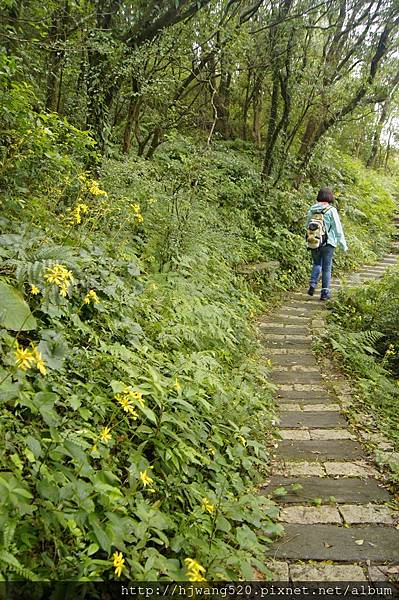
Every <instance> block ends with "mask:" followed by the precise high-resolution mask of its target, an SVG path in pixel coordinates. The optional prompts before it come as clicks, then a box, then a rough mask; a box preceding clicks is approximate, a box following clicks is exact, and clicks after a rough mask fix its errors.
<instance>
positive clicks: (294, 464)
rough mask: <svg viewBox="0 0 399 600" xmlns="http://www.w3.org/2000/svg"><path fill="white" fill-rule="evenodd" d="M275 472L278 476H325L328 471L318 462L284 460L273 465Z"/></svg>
mask: <svg viewBox="0 0 399 600" xmlns="http://www.w3.org/2000/svg"><path fill="white" fill-rule="evenodd" d="M273 473H274V474H275V475H276V476H283V475H284V476H286V477H291V476H292V477H301V476H312V475H313V476H316V477H324V476H325V474H326V472H325V469H324V465H323V464H321V463H317V462H310V461H307V460H303V461H282V462H278V463H276V464H275V465H274V466H273Z"/></svg>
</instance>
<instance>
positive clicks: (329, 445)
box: [278, 440, 364, 461]
mask: <svg viewBox="0 0 399 600" xmlns="http://www.w3.org/2000/svg"><path fill="white" fill-rule="evenodd" d="M278 456H279V457H280V458H284V459H291V460H293V459H294V460H295V459H296V460H313V461H327V460H332V461H334V460H337V459H341V460H351V461H356V460H357V459H359V458H363V456H364V454H363V450H362V447H361V446H360V444H359V443H358V442H354V441H353V440H323V441H319V440H304V441H298V440H283V441H282V442H280V443H279V445H278Z"/></svg>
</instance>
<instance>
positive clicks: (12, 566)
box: [0, 550, 38, 581]
mask: <svg viewBox="0 0 399 600" xmlns="http://www.w3.org/2000/svg"><path fill="white" fill-rule="evenodd" d="M2 563H3V564H2ZM0 566H1V568H4V567H6V568H7V569H8V570H9V571H12V572H13V573H16V574H17V575H19V576H20V577H23V578H24V579H27V580H28V581H38V578H37V576H36V575H35V574H34V573H33V572H32V571H30V570H29V569H26V568H25V567H24V566H23V565H21V563H20V562H19V560H18V559H17V558H16V557H15V556H14V555H13V554H11V552H7V550H0Z"/></svg>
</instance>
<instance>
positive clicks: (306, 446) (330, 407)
mask: <svg viewBox="0 0 399 600" xmlns="http://www.w3.org/2000/svg"><path fill="white" fill-rule="evenodd" d="M397 226H398V228H399V223H398V224H397ZM396 245H397V244H396ZM398 258H399V257H398V255H396V254H392V253H390V254H386V255H385V256H384V257H383V258H382V259H381V260H380V261H379V262H378V263H377V264H376V265H373V266H364V267H363V268H362V270H361V271H360V272H358V273H356V274H354V275H352V276H351V277H350V279H349V283H351V284H353V285H361V282H362V281H364V280H367V279H371V278H378V277H380V276H381V275H382V274H383V273H384V271H385V269H386V268H387V267H389V266H390V265H392V264H395V263H396V262H397V260H398ZM334 287H335V288H338V287H339V283H338V282H336V283H334ZM324 310H325V305H324V304H323V303H321V302H320V301H319V300H318V298H317V297H313V298H310V297H309V296H307V295H306V294H305V293H295V294H292V296H291V298H290V299H289V300H288V302H287V304H285V305H284V306H282V307H280V308H279V309H278V312H275V313H274V314H271V315H268V316H267V317H264V319H263V320H261V322H260V325H259V328H260V334H261V338H262V342H263V344H264V347H265V355H266V357H267V358H270V359H271V360H272V361H273V365H274V370H273V373H272V378H273V381H274V383H275V384H276V386H277V389H278V392H277V395H278V403H279V410H280V428H281V432H280V433H281V437H282V440H281V441H280V442H279V444H278V448H277V449H276V459H275V463H274V465H273V470H272V476H271V479H270V480H269V482H268V483H267V484H266V485H265V487H264V488H262V491H261V493H262V494H273V493H274V494H276V490H277V495H275V496H274V497H275V498H278V501H279V503H280V505H281V510H280V521H281V522H282V524H283V525H284V529H285V535H284V536H283V537H282V538H280V539H278V540H277V541H276V542H275V543H274V544H273V545H272V546H271V548H270V560H271V562H270V565H271V568H272V570H273V571H274V572H275V580H278V581H287V580H292V581H369V582H370V581H373V582H378V581H384V580H387V579H388V576H389V574H390V573H393V572H394V571H395V570H396V569H395V568H394V567H393V565H394V564H395V563H396V564H397V563H398V561H399V530H398V529H397V528H396V524H397V523H398V521H397V514H396V515H395V514H394V511H393V510H392V509H391V508H390V507H389V503H390V501H392V500H393V498H392V496H391V495H390V493H389V492H388V491H387V490H386V489H385V488H384V487H383V486H382V484H381V483H380V480H381V475H380V474H379V472H378V471H377V469H376V467H375V466H374V465H373V464H372V463H371V462H370V461H369V460H368V458H367V456H366V452H365V450H364V449H363V447H362V445H361V443H360V441H359V440H358V439H357V438H356V437H355V435H354V434H353V433H352V432H351V431H350V429H349V425H348V422H347V420H346V418H345V416H344V414H343V412H342V407H343V404H345V402H346V403H348V402H350V397H349V396H348V389H346V390H344V391H345V392H346V395H343V394H342V382H341V392H339V390H338V389H337V390H336V391H335V392H333V391H332V390H331V386H329V385H327V383H326V382H325V380H324V379H323V376H322V373H321V370H320V367H319V365H318V362H317V360H316V359H315V357H314V355H313V353H312V331H313V330H314V329H315V328H317V327H320V326H322V324H323V320H322V313H323V311H324ZM337 387H338V386H337ZM278 488H280V490H279V489H278ZM281 488H284V489H285V491H286V493H285V494H284V490H282V489H281ZM280 493H281V494H282V495H280Z"/></svg>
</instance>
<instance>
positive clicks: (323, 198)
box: [317, 188, 334, 202]
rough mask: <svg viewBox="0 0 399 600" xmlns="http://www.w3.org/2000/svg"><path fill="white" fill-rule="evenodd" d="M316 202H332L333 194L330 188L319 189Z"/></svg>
mask: <svg viewBox="0 0 399 600" xmlns="http://www.w3.org/2000/svg"><path fill="white" fill-rule="evenodd" d="M317 202H334V196H333V193H332V191H331V190H330V188H321V190H319V193H318V194H317Z"/></svg>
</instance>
